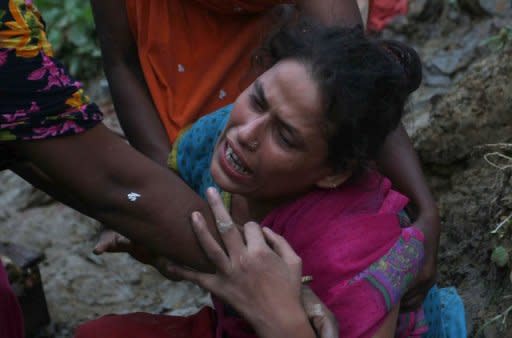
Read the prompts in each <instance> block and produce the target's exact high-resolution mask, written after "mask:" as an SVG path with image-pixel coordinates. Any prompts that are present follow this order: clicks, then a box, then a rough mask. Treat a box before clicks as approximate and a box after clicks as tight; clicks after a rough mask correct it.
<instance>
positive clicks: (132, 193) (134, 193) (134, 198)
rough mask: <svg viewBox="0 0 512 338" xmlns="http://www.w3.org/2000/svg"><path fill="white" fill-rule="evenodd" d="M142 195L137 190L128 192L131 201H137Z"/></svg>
mask: <svg viewBox="0 0 512 338" xmlns="http://www.w3.org/2000/svg"><path fill="white" fill-rule="evenodd" d="M139 197H140V194H137V193H136V192H131V193H129V194H128V199H129V200H130V201H131V202H135V201H136V200H137V199H138V198H139Z"/></svg>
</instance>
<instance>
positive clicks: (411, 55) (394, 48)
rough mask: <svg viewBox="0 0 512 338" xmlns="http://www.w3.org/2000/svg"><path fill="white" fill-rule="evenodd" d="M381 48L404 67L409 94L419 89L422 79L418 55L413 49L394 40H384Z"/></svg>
mask: <svg viewBox="0 0 512 338" xmlns="http://www.w3.org/2000/svg"><path fill="white" fill-rule="evenodd" d="M381 46H382V48H384V50H385V51H386V52H387V53H388V55H390V56H391V57H392V58H393V59H394V60H395V62H398V64H399V65H400V66H401V67H402V69H403V71H404V80H405V88H406V90H407V92H408V93H412V92H413V91H415V90H416V89H418V87H419V86H420V83H421V79H422V71H421V69H422V65H421V60H420V57H419V56H418V53H416V51H415V50H414V49H413V48H412V47H409V46H407V45H406V44H404V43H401V42H398V41H394V40H383V41H381Z"/></svg>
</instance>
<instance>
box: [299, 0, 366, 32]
mask: <svg viewBox="0 0 512 338" xmlns="http://www.w3.org/2000/svg"><path fill="white" fill-rule="evenodd" d="M297 6H298V7H299V10H300V11H302V12H303V13H306V14H308V15H310V16H312V17H314V18H316V19H318V20H320V21H321V22H322V23H324V24H326V25H334V24H336V25H343V26H349V27H351V26H355V25H362V24H363V21H362V19H361V13H360V12H359V7H358V6H357V2H356V0H315V1H311V0H298V1H297Z"/></svg>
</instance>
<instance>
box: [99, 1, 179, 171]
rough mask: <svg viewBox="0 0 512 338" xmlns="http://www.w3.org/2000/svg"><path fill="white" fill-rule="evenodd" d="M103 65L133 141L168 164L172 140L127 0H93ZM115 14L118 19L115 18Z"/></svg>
mask: <svg viewBox="0 0 512 338" xmlns="http://www.w3.org/2000/svg"><path fill="white" fill-rule="evenodd" d="M91 4H92V8H93V13H94V20H95V22H96V30H97V32H98V36H99V40H100V46H101V51H102V55H103V66H104V69H105V74H106V75H107V79H108V83H109V86H110V92H111V94H112V99H113V102H114V106H115V109H116V112H117V116H118V117H119V121H120V122H121V126H122V128H123V130H124V132H125V134H126V137H127V138H128V140H129V142H130V144H131V145H132V146H133V147H134V148H135V149H137V150H139V151H140V152H141V153H143V154H145V155H146V156H148V157H149V158H151V159H152V160H154V161H155V162H157V163H159V164H161V165H163V166H166V161H167V155H168V154H169V151H170V143H169V139H168V137H167V134H166V132H165V129H164V127H163V125H162V122H161V121H160V117H159V116H158V112H157V110H156V108H155V106H154V104H153V100H152V98H151V95H150V93H149V90H148V88H147V85H146V81H145V79H144V74H143V73H142V69H141V66H140V63H139V57H138V54H137V46H136V44H135V41H134V39H133V36H132V34H131V31H130V27H129V24H128V17H127V14H126V7H125V1H124V0H111V1H103V0H91ZM113 18H115V20H113Z"/></svg>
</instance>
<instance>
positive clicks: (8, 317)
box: [0, 262, 24, 338]
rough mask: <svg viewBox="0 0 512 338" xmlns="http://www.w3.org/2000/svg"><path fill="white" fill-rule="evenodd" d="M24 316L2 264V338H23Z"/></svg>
mask: <svg viewBox="0 0 512 338" xmlns="http://www.w3.org/2000/svg"><path fill="white" fill-rule="evenodd" d="M23 331H24V328H23V315H22V313H21V309H20V305H19V304H18V299H17V298H16V295H15V294H14V292H13V291H12V289H11V286H10V285H9V280H8V279H7V273H6V272H5V270H4V267H3V264H2V263H1V262H0V338H23V337H24V332H23Z"/></svg>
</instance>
